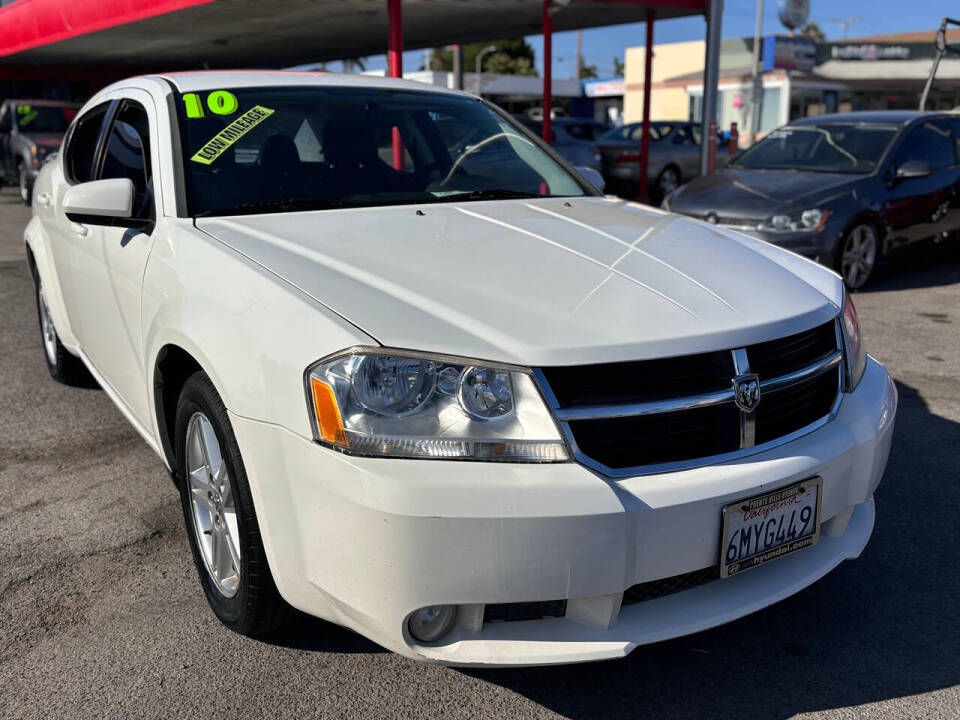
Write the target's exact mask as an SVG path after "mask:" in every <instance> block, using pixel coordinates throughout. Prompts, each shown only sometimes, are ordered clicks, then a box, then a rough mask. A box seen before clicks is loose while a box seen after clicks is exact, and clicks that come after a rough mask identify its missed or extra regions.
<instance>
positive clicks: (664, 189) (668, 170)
mask: <svg viewBox="0 0 960 720" xmlns="http://www.w3.org/2000/svg"><path fill="white" fill-rule="evenodd" d="M680 183H681V180H680V170H679V168H677V167H676V166H674V165H668V166H667V167H665V168H664V169H663V170H661V171H660V174H659V175H658V176H657V186H656V188H655V190H654V192H656V194H657V196H656V198H655V200H657V201H659V202H663V199H664V198H665V197H667V196H668V195H669V194H670V193H672V192H673V191H674V190H676V189H677V188H678V187H680Z"/></svg>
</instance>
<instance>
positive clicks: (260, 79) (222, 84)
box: [160, 70, 474, 97]
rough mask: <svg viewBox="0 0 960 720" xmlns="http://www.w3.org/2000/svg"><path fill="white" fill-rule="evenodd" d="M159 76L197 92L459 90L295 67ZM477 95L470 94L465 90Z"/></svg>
mask: <svg viewBox="0 0 960 720" xmlns="http://www.w3.org/2000/svg"><path fill="white" fill-rule="evenodd" d="M160 77H163V78H166V79H167V80H169V81H170V82H172V83H173V84H174V85H175V86H176V87H177V90H178V91H179V92H197V91H201V90H216V89H219V88H243V87H274V86H291V87H292V86H314V87H361V88H386V89H390V88H393V89H395V90H418V91H420V92H440V93H460V91H458V90H447V89H446V88H443V87H439V86H437V85H430V84H427V83H423V82H416V81H414V80H401V79H399V78H386V77H378V76H375V75H355V74H350V73H328V72H301V71H294V70H198V71H195V72H173V73H164V74H162V75H161V76H160ZM462 94H464V95H468V96H469V97H474V96H473V95H469V94H468V93H462Z"/></svg>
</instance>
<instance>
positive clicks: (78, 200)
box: [63, 178, 153, 232]
mask: <svg viewBox="0 0 960 720" xmlns="http://www.w3.org/2000/svg"><path fill="white" fill-rule="evenodd" d="M135 195H136V190H135V189H134V187H133V181H132V180H130V179H129V178H111V179H109V180H93V181H91V182H85V183H80V184H79V185H74V186H73V187H71V188H70V189H68V190H67V191H66V192H65V193H64V194H63V211H64V213H65V214H66V216H67V219H68V220H72V221H73V222H75V223H84V224H86V225H106V226H108V227H126V228H136V229H137V230H140V231H142V232H150V231H151V230H152V229H153V221H152V220H144V219H142V218H134V217H131V215H133V199H134V196H135Z"/></svg>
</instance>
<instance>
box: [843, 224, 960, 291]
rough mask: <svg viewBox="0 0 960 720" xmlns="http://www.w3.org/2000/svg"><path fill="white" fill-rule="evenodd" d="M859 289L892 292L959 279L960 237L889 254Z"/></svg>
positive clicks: (935, 285) (943, 283) (952, 281)
mask: <svg viewBox="0 0 960 720" xmlns="http://www.w3.org/2000/svg"><path fill="white" fill-rule="evenodd" d="M876 272H877V275H876V277H875V278H874V279H873V280H872V281H871V282H870V283H868V284H867V286H866V287H865V288H864V289H863V290H860V291H859V292H860V293H876V292H890V291H894V290H911V289H920V288H928V287H939V286H943V285H953V284H956V283H960V239H956V238H949V239H947V240H944V241H943V242H941V243H933V242H924V243H920V244H918V245H915V246H912V247H907V248H903V249H901V250H897V251H896V252H894V253H892V254H891V255H889V256H888V257H886V258H885V259H884V260H883V262H882V263H881V264H880V265H879V266H878V267H877V271H876Z"/></svg>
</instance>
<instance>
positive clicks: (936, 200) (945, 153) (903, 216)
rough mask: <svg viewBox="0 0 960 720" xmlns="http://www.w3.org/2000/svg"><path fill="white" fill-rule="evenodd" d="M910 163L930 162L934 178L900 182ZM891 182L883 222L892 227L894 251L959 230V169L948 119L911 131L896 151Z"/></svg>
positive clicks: (912, 178) (916, 178)
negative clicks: (957, 192)
mask: <svg viewBox="0 0 960 720" xmlns="http://www.w3.org/2000/svg"><path fill="white" fill-rule="evenodd" d="M909 162H922V163H926V164H927V165H928V166H929V169H930V174H929V175H925V176H922V177H905V178H901V177H897V171H898V169H899V168H902V167H904V166H905V165H906V164H907V163H909ZM887 182H888V184H889V191H888V193H887V199H886V201H885V202H884V207H883V219H884V221H885V222H886V224H887V226H888V227H889V228H890V234H891V238H890V239H891V240H892V242H893V245H894V246H896V245H903V244H906V243H911V242H916V241H917V240H924V239H926V238H930V237H933V236H935V235H938V234H940V233H944V232H950V231H952V230H956V229H958V228H957V222H958V219H960V213H958V212H957V195H956V190H957V185H958V182H960V168H958V166H957V157H956V153H955V149H954V139H953V136H952V133H951V127H950V124H949V123H948V122H947V121H946V120H929V121H927V122H924V123H921V124H919V125H917V126H916V127H914V128H911V129H910V130H909V131H908V132H907V135H906V136H905V137H904V139H903V142H901V143H900V146H899V147H898V148H897V151H896V153H895V155H894V159H893V163H892V165H891V167H890V168H889V169H888V171H887Z"/></svg>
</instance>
